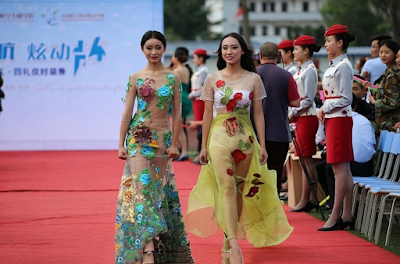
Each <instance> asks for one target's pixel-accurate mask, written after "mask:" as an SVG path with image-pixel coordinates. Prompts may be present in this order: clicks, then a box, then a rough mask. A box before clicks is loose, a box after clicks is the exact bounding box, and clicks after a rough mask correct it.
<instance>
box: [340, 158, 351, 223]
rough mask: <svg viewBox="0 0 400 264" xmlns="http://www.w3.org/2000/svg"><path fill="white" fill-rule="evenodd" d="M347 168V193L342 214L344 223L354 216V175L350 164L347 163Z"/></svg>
mask: <svg viewBox="0 0 400 264" xmlns="http://www.w3.org/2000/svg"><path fill="white" fill-rule="evenodd" d="M345 167H346V168H345V169H346V183H347V192H346V194H345V196H344V201H343V212H342V219H343V221H346V220H348V219H349V218H350V217H351V216H352V215H351V209H352V201H353V175H352V174H351V170H350V163H349V162H345Z"/></svg>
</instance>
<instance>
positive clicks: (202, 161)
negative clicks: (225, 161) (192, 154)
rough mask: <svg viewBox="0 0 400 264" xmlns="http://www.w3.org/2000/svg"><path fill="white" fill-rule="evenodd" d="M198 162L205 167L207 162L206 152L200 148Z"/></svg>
mask: <svg viewBox="0 0 400 264" xmlns="http://www.w3.org/2000/svg"><path fill="white" fill-rule="evenodd" d="M199 161H200V164H201V165H206V164H207V162H208V159H207V150H206V149H205V148H202V149H201V151H200V154H199Z"/></svg>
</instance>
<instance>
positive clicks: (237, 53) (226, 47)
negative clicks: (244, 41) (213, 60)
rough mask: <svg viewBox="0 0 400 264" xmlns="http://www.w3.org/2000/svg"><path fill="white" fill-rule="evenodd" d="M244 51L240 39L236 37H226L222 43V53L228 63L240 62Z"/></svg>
mask: <svg viewBox="0 0 400 264" xmlns="http://www.w3.org/2000/svg"><path fill="white" fill-rule="evenodd" d="M242 54H244V51H243V50H242V47H241V46H240V43H239V41H238V40H237V39H236V38H234V37H226V38H225V39H224V40H223V41H222V43H221V55H222V59H223V60H224V61H225V62H226V64H231V65H234V64H237V63H239V64H240V59H241V58H242Z"/></svg>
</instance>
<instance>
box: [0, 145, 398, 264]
mask: <svg viewBox="0 0 400 264" xmlns="http://www.w3.org/2000/svg"><path fill="white" fill-rule="evenodd" d="M123 164H124V162H123V161H121V160H118V158H117V152H116V151H71V152H0V263H7V264H14V263H21V264H22V263H24V264H31V263H41V264H43V263H58V264H60V263H61V264H64V263H65V264H83V263H85V264H111V263H114V219H115V210H116V196H117V191H118V187H119V182H120V177H121V173H122V169H123ZM174 167H175V171H176V174H177V184H178V189H179V191H180V196H181V202H182V207H183V212H185V210H186V202H187V196H188V194H189V192H190V190H191V188H192V186H193V185H194V184H195V182H196V179H197V175H198V172H199V170H200V166H197V165H194V164H192V163H191V162H182V163H178V162H175V163H174ZM285 209H288V208H285ZM288 217H289V221H290V223H291V224H292V225H293V226H294V228H295V231H294V233H293V234H292V236H291V237H290V238H289V239H288V240H287V241H285V242H284V243H283V244H281V245H279V246H275V247H270V248H261V249H256V248H253V247H252V245H250V244H248V243H247V242H246V241H240V243H241V245H242V250H243V252H244V259H245V263H246V264H260V263H268V264H269V263H279V264H283V263H332V264H333V263H335V264H336V263H349V264H350V263H351V264H357V263H382V264H383V263H384V264H388V263H400V257H399V256H397V255H395V254H392V253H390V252H388V251H385V250H383V249H381V248H379V247H378V246H375V245H374V244H372V243H370V242H367V241H365V240H363V239H360V238H358V237H356V236H353V235H352V234H350V233H348V232H346V231H336V232H325V233H323V232H317V231H316V229H317V228H318V227H321V226H322V225H323V222H322V221H320V220H318V219H315V218H314V217H311V216H308V215H307V214H305V213H288ZM189 239H190V241H191V245H192V251H193V256H194V259H195V261H196V263H198V264H217V263H221V253H220V249H221V247H222V234H219V235H216V236H214V237H212V238H209V239H202V238H198V237H196V236H194V235H191V234H189Z"/></svg>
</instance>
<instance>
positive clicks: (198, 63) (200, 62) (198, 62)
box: [193, 54, 204, 67]
mask: <svg viewBox="0 0 400 264" xmlns="http://www.w3.org/2000/svg"><path fill="white" fill-rule="evenodd" d="M193 63H194V64H195V65H196V66H197V67H199V66H201V65H203V64H204V62H203V57H199V56H198V55H197V54H194V55H193Z"/></svg>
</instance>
